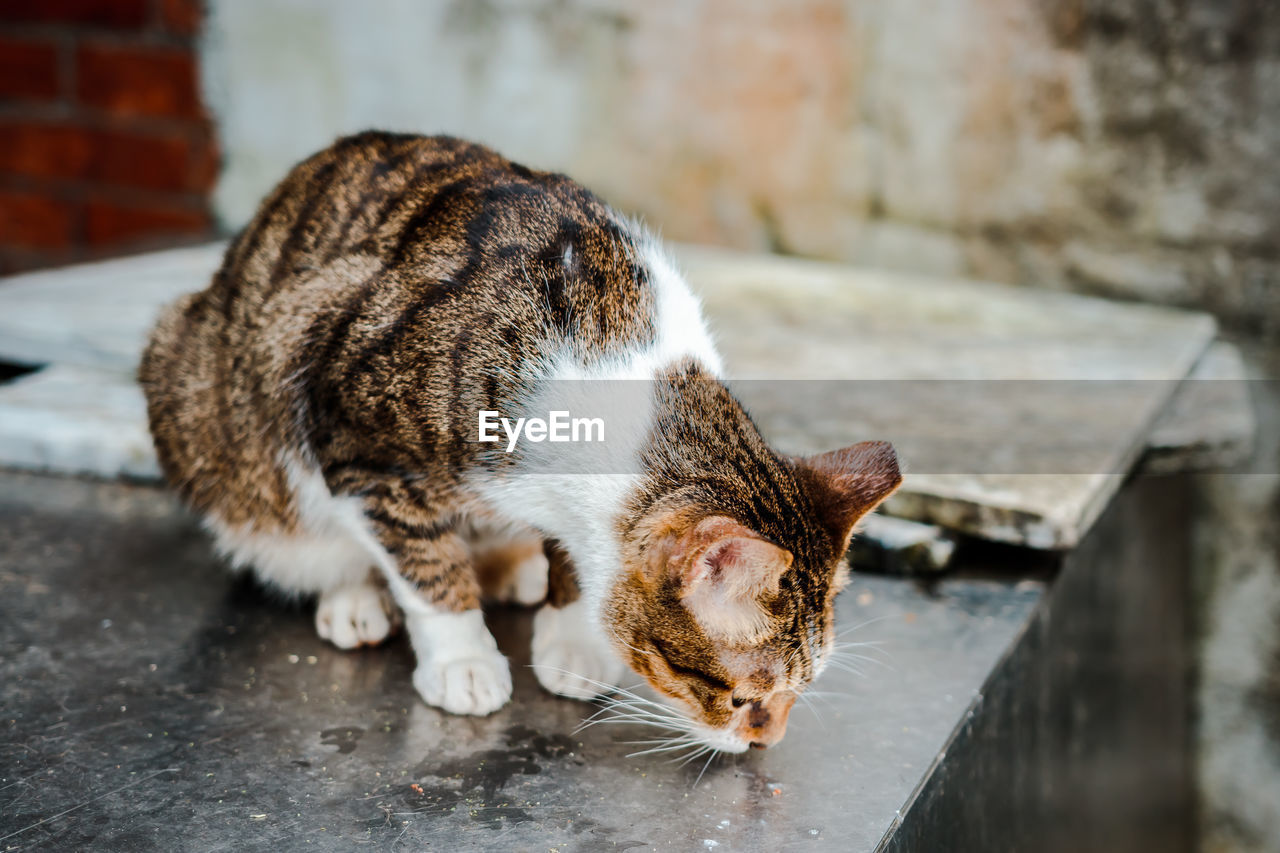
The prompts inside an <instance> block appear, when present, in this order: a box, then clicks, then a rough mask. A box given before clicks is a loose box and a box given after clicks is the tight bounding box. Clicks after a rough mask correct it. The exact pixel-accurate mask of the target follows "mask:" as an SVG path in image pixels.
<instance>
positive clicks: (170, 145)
mask: <svg viewBox="0 0 1280 853" xmlns="http://www.w3.org/2000/svg"><path fill="white" fill-rule="evenodd" d="M93 139H94V156H93V159H92V160H91V163H90V169H89V173H88V175H87V176H86V177H88V178H90V179H91V180H97V181H103V182H104V183H110V184H118V185H120V186H130V187H145V188H148V189H157V190H187V189H190V188H191V187H192V186H193V185H194V184H195V182H196V180H197V177H198V176H197V175H196V174H195V173H194V170H193V169H192V163H191V144H190V143H189V142H188V140H187V138H186V137H185V136H182V135H179V134H174V135H170V136H152V135H146V136H142V135H138V134H129V133H120V132H103V133H97V134H94V137H93Z"/></svg>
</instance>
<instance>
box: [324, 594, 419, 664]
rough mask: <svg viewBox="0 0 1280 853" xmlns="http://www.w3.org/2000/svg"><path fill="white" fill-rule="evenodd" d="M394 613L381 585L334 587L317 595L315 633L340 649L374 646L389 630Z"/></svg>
mask: <svg viewBox="0 0 1280 853" xmlns="http://www.w3.org/2000/svg"><path fill="white" fill-rule="evenodd" d="M398 614H399V611H398V610H397V609H396V606H395V603H394V602H392V600H391V596H390V595H389V594H388V593H387V591H386V590H384V589H380V588H378V587H375V586H372V585H370V584H365V583H361V584H353V585H351V586H343V587H338V588H337V589H334V590H330V591H329V592H326V593H323V594H321V596H320V603H319V605H317V607H316V633H317V634H319V635H320V636H321V638H322V639H325V640H328V641H329V642H331V643H333V644H334V645H335V646H337V647H338V648H340V649H354V648H356V647H357V646H375V645H377V644H378V643H381V642H382V641H383V640H385V639H386V638H387V636H388V635H389V634H390V633H391V631H392V628H393V627H394V626H395V624H396V621H397V616H398Z"/></svg>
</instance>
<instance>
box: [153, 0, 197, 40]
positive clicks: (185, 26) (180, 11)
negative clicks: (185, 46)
mask: <svg viewBox="0 0 1280 853" xmlns="http://www.w3.org/2000/svg"><path fill="white" fill-rule="evenodd" d="M160 20H162V21H164V25H165V28H166V29H167V30H169V32H171V33H173V34H174V35H179V36H194V35H195V34H196V33H198V32H199V31H200V24H201V23H202V22H203V20H204V3H203V2H201V0H160Z"/></svg>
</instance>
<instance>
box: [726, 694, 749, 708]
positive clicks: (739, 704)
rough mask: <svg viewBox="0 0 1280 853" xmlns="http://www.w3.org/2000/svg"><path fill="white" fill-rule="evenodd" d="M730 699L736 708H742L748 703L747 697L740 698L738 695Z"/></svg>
mask: <svg viewBox="0 0 1280 853" xmlns="http://www.w3.org/2000/svg"><path fill="white" fill-rule="evenodd" d="M729 701H730V702H731V703H732V704H733V707H735V708H741V707H742V706H743V705H745V704H747V700H746V699H740V698H738V697H737V696H734V697H733V698H731V699H730V700H729Z"/></svg>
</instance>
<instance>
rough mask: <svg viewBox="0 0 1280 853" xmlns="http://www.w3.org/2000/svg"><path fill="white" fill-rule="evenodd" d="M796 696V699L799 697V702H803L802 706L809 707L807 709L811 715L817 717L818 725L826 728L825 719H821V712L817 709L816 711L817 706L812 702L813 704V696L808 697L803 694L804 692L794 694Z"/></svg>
mask: <svg viewBox="0 0 1280 853" xmlns="http://www.w3.org/2000/svg"><path fill="white" fill-rule="evenodd" d="M796 698H797V699H799V700H800V702H801V703H803V704H804V706H805V707H806V708H807V709H809V711H810V712H811V713H812V714H813V716H814V717H815V718H816V719H817V721H818V725H820V726H822V728H823V729H826V727H827V721H826V720H824V719H822V714H821V712H819V711H818V707H817V706H816V705H814V704H813V698H812V697H810V696H806V695H805V694H803V693H798V694H796Z"/></svg>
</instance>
